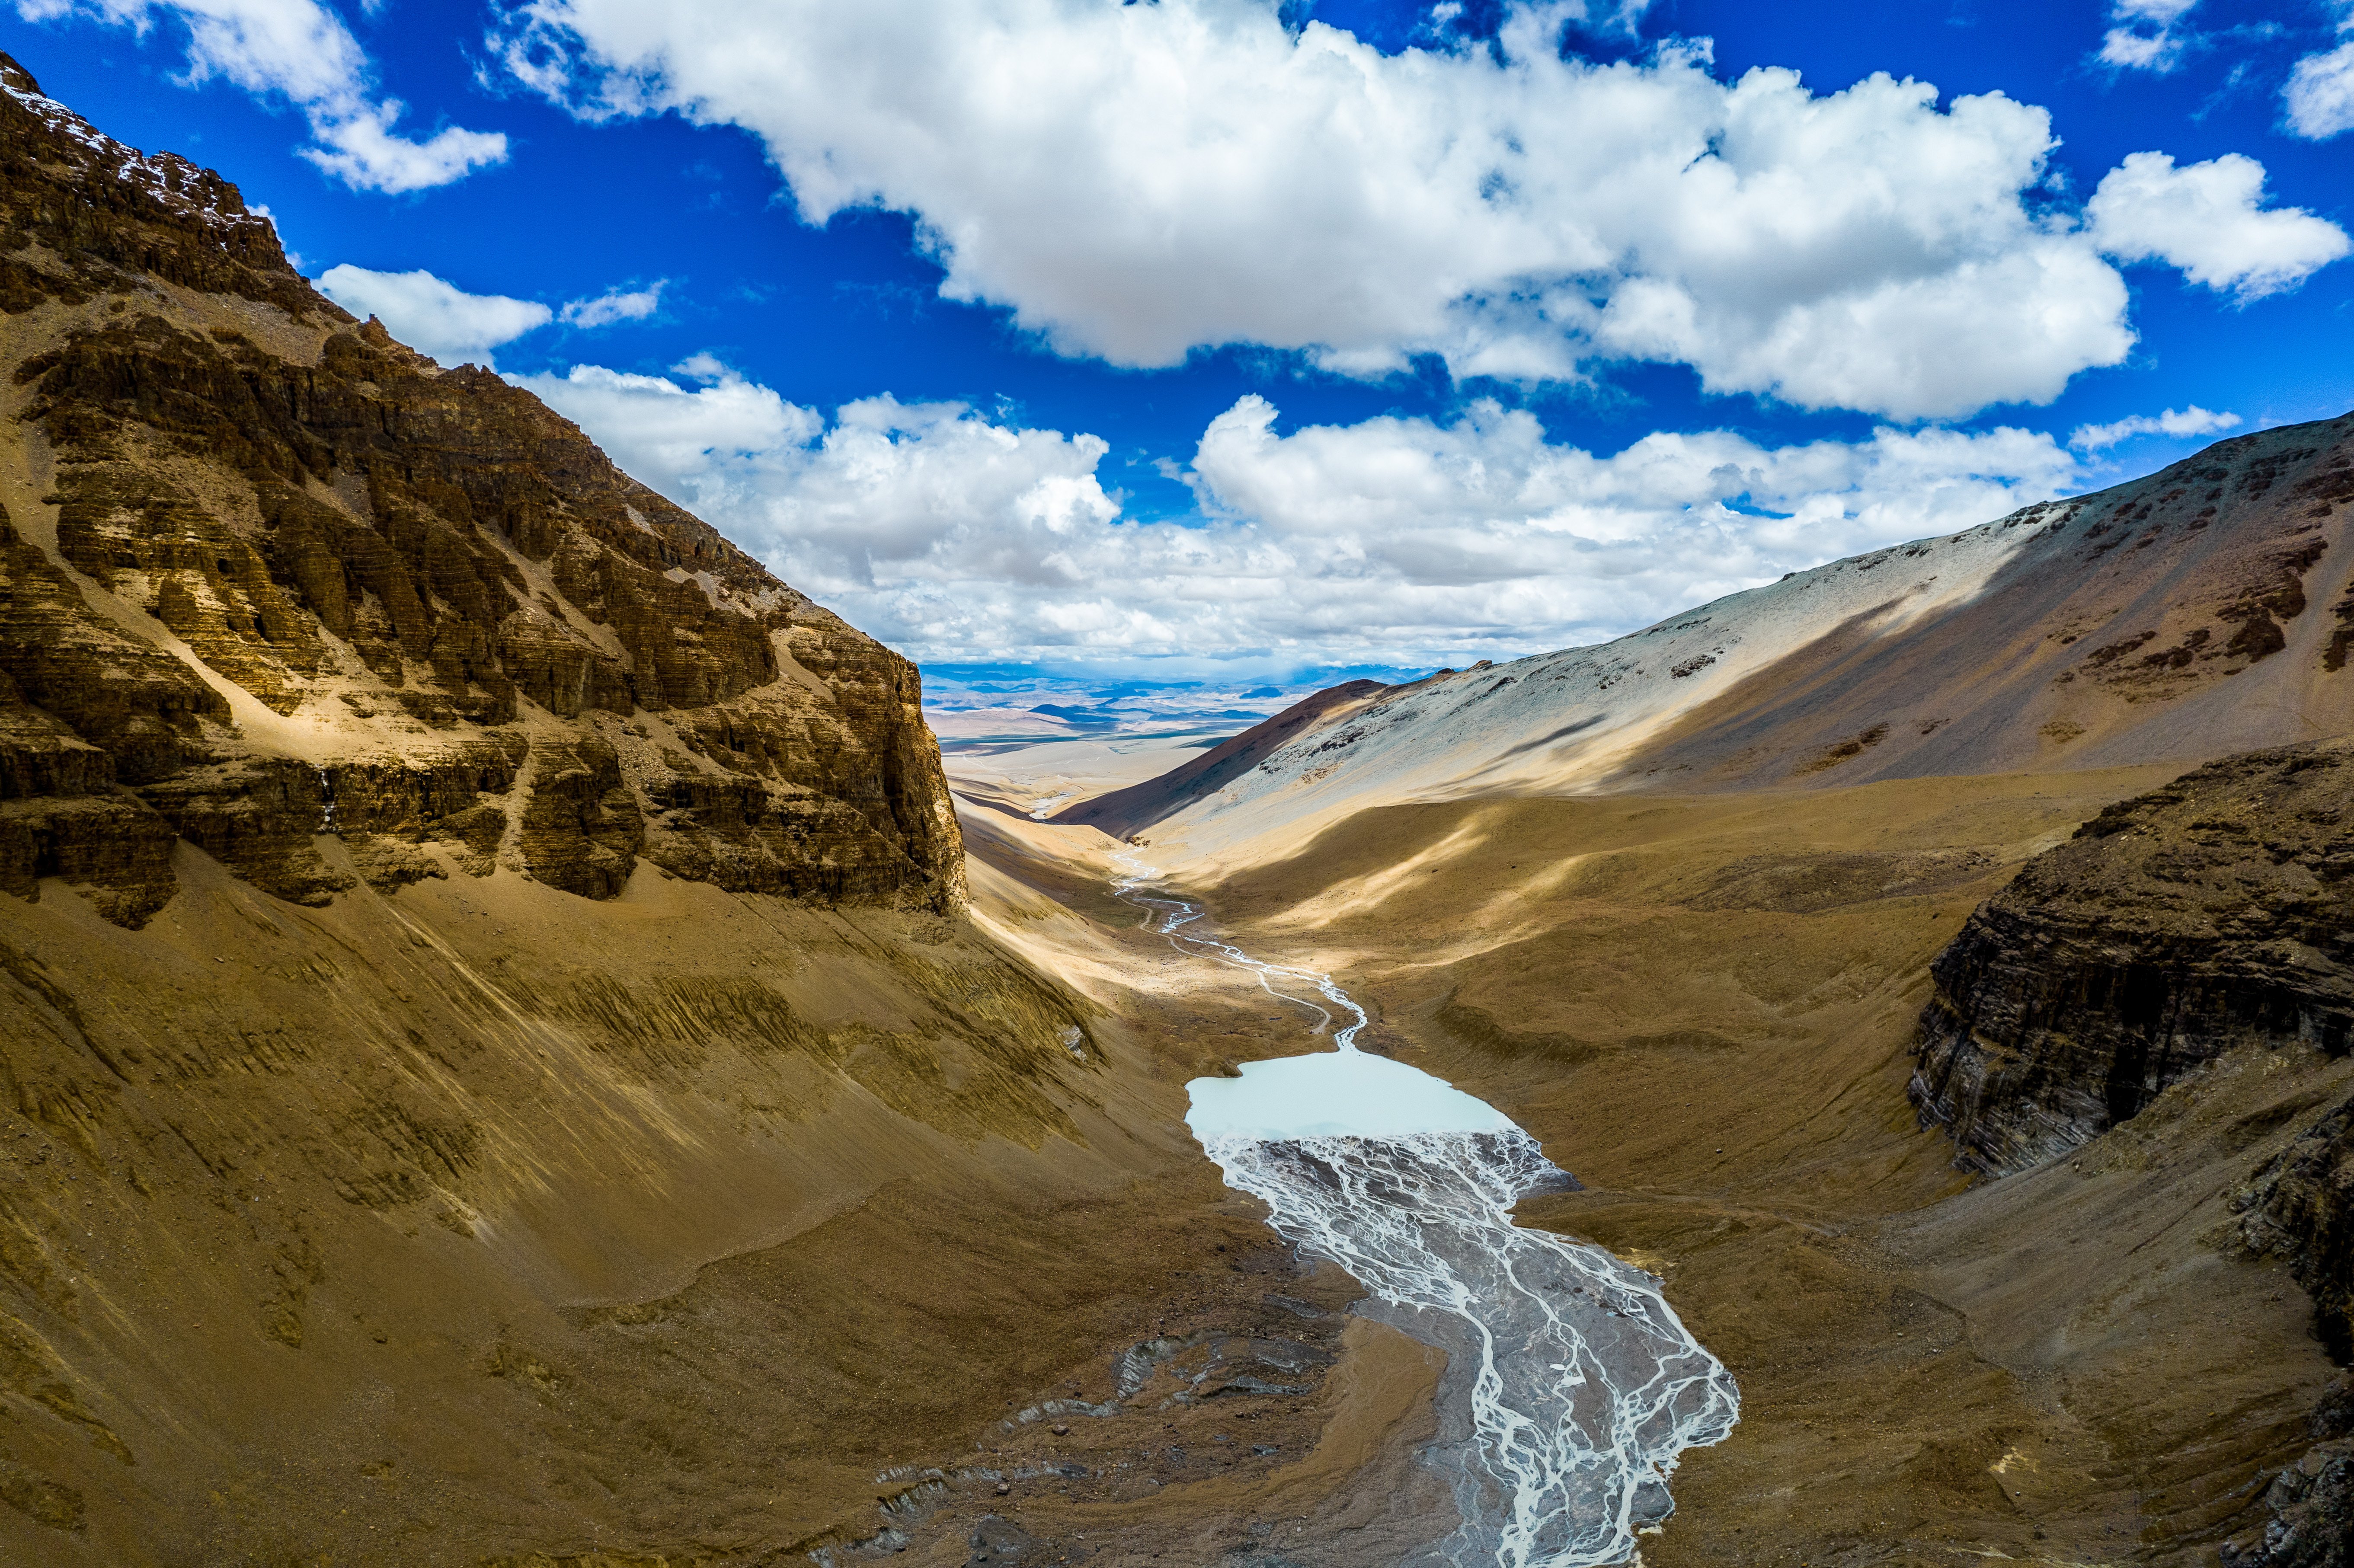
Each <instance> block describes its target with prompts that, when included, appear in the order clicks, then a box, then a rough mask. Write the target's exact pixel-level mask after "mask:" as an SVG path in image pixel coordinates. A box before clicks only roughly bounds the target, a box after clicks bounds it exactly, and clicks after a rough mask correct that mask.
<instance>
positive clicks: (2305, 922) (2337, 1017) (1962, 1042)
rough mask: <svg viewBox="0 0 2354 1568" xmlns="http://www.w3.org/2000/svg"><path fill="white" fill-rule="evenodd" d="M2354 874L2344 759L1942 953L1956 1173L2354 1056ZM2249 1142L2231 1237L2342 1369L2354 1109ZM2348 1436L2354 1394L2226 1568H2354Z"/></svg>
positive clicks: (2050, 894)
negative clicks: (2236, 1084)
mask: <svg viewBox="0 0 2354 1568" xmlns="http://www.w3.org/2000/svg"><path fill="white" fill-rule="evenodd" d="M2250 624H2253V621H2252V622H2251V623H2250ZM2349 875H2354V747H2349V745H2348V744H2346V743H2344V742H2330V743H2323V744H2317V745H2309V746H2302V747H2287V748H2284V749H2280V750H2274V751H2263V752H2255V753H2251V754H2248V755H2245V756H2242V757H2235V758H2227V759H2225V760H2224V761H2221V762H2217V763H2213V764H2211V765H2209V766H2208V767H2205V768H2200V769H2198V770H2197V771H2195V772H2192V773H2189V774H2186V775H2184V776H2183V777H2182V778H2180V779H2176V780H2175V781H2174V782H2173V783H2171V784H2169V785H2168V786H2167V787H2166V788H2164V789H2159V790H2157V791H2155V792H2153V793H2151V794H2147V795H2144V796H2141V797H2139V798H2138V799H2135V800H2125V801H2121V802H2119V803H2117V804H2116V805H2114V806H2111V807H2109V808H2108V809H2107V810H2104V811H2103V812H2101V814H2100V815H2099V816H2097V817H2095V818H2094V819H2093V820H2092V821H2089V822H2087V823H2085V824H2084V826H2083V827H2082V828H2080V829H2078V830H2077V832H2076V835H2075V837H2074V838H2073V840H2071V841H2070V842H2067V843H2065V844H2062V845H2061V846H2060V847H2059V848H2057V849H2054V850H2052V851H2050V852H2049V853H2045V854H2043V855H2041V856H2040V857H2038V858H2037V859H2035V860H2033V861H2031V862H2030V863H2028V864H2027V865H2026V867H2025V868H2023V869H2022V870H2021V871H2020V874H2019V876H2018V877H2017V878H2016V879H2015V880H2014V881H2013V882H2012V883H2011V884H2010V885H2009V886H2008V887H2007V888H2005V889H2004V890H2003V891H2002V892H2001V893H2000V894H1999V895H1996V896H1995V897H1993V898H1991V899H1989V900H1988V902H1987V903H1986V904H1985V905H1983V906H1980V907H1979V908H1978V911H1977V912H1976V913H1974V914H1973V915H1972V916H1970V919H1969V921H1968V923H1967V925H1966V926H1965V927H1963V929H1962V932H1961V934H1960V935H1959V936H1958V937H1957V938H1955V940H1954V941H1953V943H1952V944H1951V945H1950V946H1948V947H1947V948H1946V949H1945V951H1944V952H1943V953H1941V954H1940V955H1939V956H1938V958H1937V959H1936V961H1935V964H1934V965H1933V966H1932V970H1931V972H1932V975H1933V976H1934V978H1935V982H1936V991H1935V996H1934V997H1933V999H1932V1000H1931V1001H1930V1003H1929V1005H1928V1007H1927V1008H1926V1009H1925V1011H1924V1012H1923V1013H1922V1015H1921V1026H1920V1035H1919V1038H1918V1041H1917V1043H1916V1044H1915V1046H1914V1054H1915V1056H1916V1058H1917V1060H1918V1068H1917V1070H1916V1071H1915V1072H1914V1075H1913V1079H1912V1084H1911V1088H1910V1092H1911V1095H1912V1098H1913V1101H1914V1105H1915V1106H1916V1107H1918V1108H1919V1110H1920V1112H1921V1115H1922V1118H1923V1120H1924V1121H1925V1122H1927V1121H1933V1120H1934V1121H1935V1122H1940V1123H1943V1124H1944V1125H1945V1126H1946V1128H1947V1129H1948V1130H1949V1131H1950V1132H1951V1133H1952V1134H1953V1136H1954V1138H1955V1139H1956V1142H1957V1143H1958V1144H1959V1146H1960V1154H1959V1157H1958V1159H1957V1160H1956V1163H1957V1164H1959V1165H1962V1166H1964V1167H1966V1168H1967V1169H1971V1170H1975V1171H1979V1172H1981V1173H1983V1174H1986V1175H1989V1176H2004V1175H2009V1174H2011V1173H2013V1172H2016V1171H2023V1170H2025V1169H2027V1168H2028V1167H2031V1166H2033V1165H2038V1164H2041V1163H2042V1162H2044V1161H2046V1160H2052V1159H2055V1158H2057V1157H2060V1156H2063V1155H2067V1154H2069V1153H2070V1152H2071V1151H2073V1150H2078V1149H2080V1148H2084V1146H2085V1145H2087V1144H2089V1143H2091V1142H2092V1140H2093V1139H2095V1138H2097V1137H2099V1136H2100V1135H2101V1134H2103V1133H2105V1132H2106V1131H2107V1130H2109V1129H2110V1128H2115V1127H2117V1126H2118V1125H2119V1124H2122V1123H2126V1122H2127V1121H2128V1120H2129V1119H2130V1118H2134V1117H2135V1116H2136V1115H2137V1113H2139V1112H2141V1111H2142V1110H2143V1109H2144V1108H2145V1107H2151V1106H2152V1105H2153V1103H2154V1102H2156V1101H2158V1099H2159V1097H2161V1096H2165V1097H2168V1101H2169V1103H2173V1104H2174V1111H2175V1113H2176V1116H2175V1118H2174V1119H2179V1113H2180V1112H2181V1110H2182V1109H2183V1108H2184V1107H2186V1106H2189V1105H2190V1104H2192V1103H2194V1102H2195V1101H2196V1100H2197V1099H2198V1098H2199V1097H2200V1084H2201V1081H2202V1080H2201V1076H2200V1075H2201V1072H2202V1069H2205V1068H2207V1067H2209V1066H2210V1065H2212V1064H2216V1063H2217V1061H2218V1058H2221V1057H2222V1056H2223V1055H2224V1054H2226V1053H2230V1052H2234V1051H2242V1052H2253V1053H2254V1054H2256V1055H2257V1056H2259V1057H2260V1058H2261V1059H2263V1061H2264V1064H2265V1065H2266V1067H2267V1069H2271V1068H2279V1067H2283V1066H2285V1065H2289V1063H2288V1059H2287V1055H2288V1054H2290V1053H2318V1054H2323V1055H2327V1056H2329V1057H2338V1056H2342V1055H2343V1054H2345V1053H2346V1051H2347V1049H2348V1047H2349V1043H2354V1042H2349V1029H2350V1028H2354V968H2350V967H2349V966H2354V882H2349ZM2175 1102H2179V1103H2175ZM2152 1114H2153V1116H2154V1117H2155V1116H2158V1112H2156V1111H2153V1113H2152ZM2159 1119H2160V1120H2167V1119H2168V1118H2163V1117H2160V1118H2159ZM2300 1122H2303V1123H2305V1125H2304V1126H2303V1127H2302V1128H2301V1130H2298V1129H2297V1128H2298V1124H2299V1123H2300ZM2136 1125H2138V1124H2136ZM2291 1133H2293V1136H2285V1135H2289V1134H2291ZM2167 1137H2168V1129H2167V1128H2158V1129H2157V1130H2155V1131H2153V1132H2152V1133H2151V1134H2150V1135H2149V1139H2147V1140H2146V1141H2150V1140H2154V1141H2156V1142H2158V1143H2163V1142H2164V1141H2165V1140H2166V1139H2167ZM2230 1138H2231V1146H2232V1148H2234V1149H2239V1148H2248V1149H2251V1150H2254V1146H2256V1145H2257V1144H2259V1143H2271V1144H2274V1146H2275V1147H2274V1149H2273V1151H2272V1152H2271V1154H2270V1157H2269V1158H2261V1154H2262V1151H2261V1150H2256V1151H2254V1152H2252V1153H2251V1154H2250V1155H2249V1156H2248V1158H2249V1159H2251V1160H2258V1161H2259V1162H2258V1163H2257V1164H2256V1166H2255V1169H2253V1171H2250V1172H2249V1175H2248V1177H2247V1179H2246V1181H2245V1182H2244V1184H2243V1185H2242V1186H2241V1187H2240V1188H2239V1189H2238V1191H2236V1192H2233V1193H2232V1199H2231V1202H2230V1209H2231V1211H2232V1213H2233V1214H2234V1215H2235V1216H2236V1217H2235V1218H2234V1219H2233V1221H2232V1223H2231V1224H2229V1225H2228V1226H2227V1227H2225V1229H2224V1231H2223V1232H2222V1233H2221V1234H2212V1235H2210V1236H2209V1238H2208V1239H2210V1240H2211V1241H2214V1242H2218V1243H2220V1244H2221V1245H2222V1246H2223V1248H2224V1249H2225V1250H2226V1251H2227V1252H2229V1253H2231V1254H2233V1255H2238V1256H2240V1257H2242V1258H2245V1259H2249V1260H2252V1261H2267V1262H2272V1263H2276V1264H2279V1265H2285V1266H2286V1268H2287V1270H2288V1271H2289V1273H2290V1274H2291V1275H2292V1277H2294V1278H2295V1279H2296V1282H2297V1283H2298V1284H2299V1285H2301V1286H2303V1287H2305V1289H2306V1292H2307V1293H2308V1294H2309V1295H2310V1296H2311V1297H2312V1299H2313V1308H2314V1330H2315V1332H2316V1333H2317V1335H2318V1336H2319V1338H2320V1340H2322V1343H2323V1344H2324V1345H2325V1346H2326V1347H2327V1350H2328V1351H2329V1352H2330V1355H2331V1356H2332V1357H2333V1358H2334V1359H2335V1360H2337V1361H2338V1362H2340V1363H2341V1364H2343V1363H2345V1362H2346V1361H2349V1359H2354V1100H2349V1101H2345V1102H2343V1103H2340V1104H2338V1105H2336V1106H2335V1107H2330V1106H2329V1105H2328V1104H2327V1097H2321V1096H2318V1095H2317V1094H2306V1095H2304V1096H2291V1097H2286V1098H2285V1099H2283V1100H2281V1101H2280V1102H2279V1103H2277V1104H2276V1105H2274V1106H2273V1107H2269V1108H2267V1109H2265V1110H2264V1111H2263V1112H2261V1113H2259V1114H2255V1115H2252V1116H2245V1117H2242V1118H2240V1119H2239V1120H2238V1121H2235V1122H2234V1123H2233V1124H2232V1128H2231V1129H2230ZM2085 1152H2086V1153H2087V1154H2088V1155H2090V1154H2092V1153H2093V1152H2094V1150H2090V1149H2087V1150H2085ZM2142 1158H2150V1156H2147V1155H2146V1156H2143V1157H2142ZM2159 1158H2162V1157H2159ZM2349 1432H2354V1399H2349V1396H2348V1395H2347V1394H2346V1393H2345V1392H2344V1391H2343V1390H2341V1391H2340V1392H2339V1393H2338V1394H2337V1395H2336V1396H2333V1398H2331V1399H2330V1400H2327V1401H2325V1402H2324V1404H2323V1405H2322V1406H2321V1408H2320V1409H2319V1410H2317V1412H2316V1414H2314V1416H2313V1418H2312V1422H2311V1433H2310V1435H2311V1437H2312V1438H2313V1439H2314V1440H2315V1441H2314V1442H2313V1446H2311V1447H2310V1448H2309V1449H2307V1450H2306V1453H2305V1456H2304V1457H2303V1458H2302V1459H2301V1460H2300V1461H2299V1462H2298V1463H2297V1464H2296V1465H2293V1466H2289V1467H2285V1468H2284V1469H2282V1470H2280V1471H2279V1472H2278V1473H2277V1474H2274V1475H2273V1476H2271V1477H2270V1478H2269V1479H2268V1480H2266V1481H2265V1482H2264V1493H2263V1496H2262V1499H2260V1500H2261V1504H2262V1510H2261V1511H2262V1512H2263V1513H2264V1515H2265V1516H2266V1517H2265V1521H2264V1523H2263V1524H2262V1525H2261V1526H2259V1527H2258V1528H2257V1529H2256V1530H2254V1531H2252V1532H2249V1533H2247V1534H2243V1536H2242V1537H2240V1538H2239V1539H2237V1540H2235V1541H2233V1542H2230V1543H2229V1544H2227V1546H2226V1547H2225V1549H2224V1552H2223V1558H2224V1561H2225V1562H2226V1563H2229V1564H2235V1565H2238V1568H2339V1565H2341V1564H2345V1563H2349V1562H2354V1538H2350V1537H2349V1520H2354V1439H2349Z"/></svg>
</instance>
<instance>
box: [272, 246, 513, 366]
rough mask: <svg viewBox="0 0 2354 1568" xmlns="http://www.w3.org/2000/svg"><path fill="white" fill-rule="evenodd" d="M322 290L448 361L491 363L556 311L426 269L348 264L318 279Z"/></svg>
mask: <svg viewBox="0 0 2354 1568" xmlns="http://www.w3.org/2000/svg"><path fill="white" fill-rule="evenodd" d="M318 284H319V291H320V292H321V293H323V294H324V295H326V296H327V298H329V299H331V300H333V301H334V302H335V303H337V304H339V305H341V306H343V307H344V309H345V310H347V311H349V312H351V313H353V314H354V315H355V316H376V317H377V318H379V319H380V320H382V321H383V323H384V324H385V326H386V328H387V330H389V331H390V332H391V334H392V335H393V336H394V337H396V338H398V339H399V340H400V341H401V342H403V343H405V344H408V346H409V347H411V348H414V349H416V350H417V351H419V353H421V354H426V355H431V356H432V357H433V358H435V359H438V360H440V362H441V363H442V364H444V365H461V364H467V363H472V364H475V365H482V366H487V365H489V364H490V363H491V352H492V350H493V349H495V348H497V347H498V346H499V345H500V344H504V343H512V342H513V341H514V340H515V339H516V338H519V337H521V336H522V335H523V334H525V333H527V332H530V331H531V330H532V329H534V328H535V327H542V326H546V324H547V323H548V321H549V320H550V318H551V317H552V316H553V314H554V313H553V312H551V311H550V310H549V309H548V308H547V307H546V305H543V304H541V303H540V302H538V301H536V300H511V299H508V298H507V297H506V296H505V295H504V294H470V293H467V292H466V291H464V290H462V289H461V288H459V287H458V286H457V285H456V284H454V283H449V282H445V281H442V280H441V279H440V278H437V277H435V276H434V275H433V274H432V273H430V272H427V271H424V270H418V271H414V272H372V271H370V270H368V269H366V268H365V267H354V266H352V265H350V264H349V263H345V265H343V266H340V267H330V268H328V269H327V270H325V271H324V272H322V273H321V274H320V275H319V278H318Z"/></svg>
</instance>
